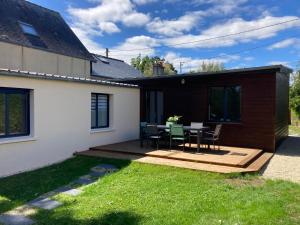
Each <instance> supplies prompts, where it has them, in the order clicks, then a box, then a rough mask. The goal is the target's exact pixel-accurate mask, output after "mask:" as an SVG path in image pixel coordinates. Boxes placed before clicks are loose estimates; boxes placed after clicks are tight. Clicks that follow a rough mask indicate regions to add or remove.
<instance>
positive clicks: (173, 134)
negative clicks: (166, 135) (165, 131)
mask: <svg viewBox="0 0 300 225" xmlns="http://www.w3.org/2000/svg"><path fill="white" fill-rule="evenodd" d="M186 139H187V137H186V135H185V133H184V130H183V125H179V124H173V125H171V126H170V149H171V148H172V141H181V142H182V143H183V147H182V149H183V151H184V146H185V141H186Z"/></svg>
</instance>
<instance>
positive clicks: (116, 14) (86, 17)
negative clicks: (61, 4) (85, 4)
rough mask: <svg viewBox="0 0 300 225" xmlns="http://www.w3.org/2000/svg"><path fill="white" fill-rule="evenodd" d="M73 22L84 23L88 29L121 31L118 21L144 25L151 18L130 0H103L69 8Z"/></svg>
mask: <svg viewBox="0 0 300 225" xmlns="http://www.w3.org/2000/svg"><path fill="white" fill-rule="evenodd" d="M68 12H69V14H70V15H71V17H72V22H73V23H77V24H83V25H84V26H85V27H88V29H95V30H97V29H99V30H100V31H101V32H102V33H103V32H106V33H113V32H119V31H120V29H119V28H118V26H117V25H116V23H123V24H124V25H125V26H142V25H144V24H145V23H147V22H148V21H149V20H150V18H149V16H148V15H146V14H143V13H140V12H138V11H137V10H136V8H135V6H134V4H132V3H131V1H130V0H102V1H101V2H99V3H98V4H97V6H95V7H91V8H73V7H70V8H69V9H68Z"/></svg>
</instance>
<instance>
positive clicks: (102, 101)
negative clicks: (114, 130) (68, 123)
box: [91, 93, 109, 129]
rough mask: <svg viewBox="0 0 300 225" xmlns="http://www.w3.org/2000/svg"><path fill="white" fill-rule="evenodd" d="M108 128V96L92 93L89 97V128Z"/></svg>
mask: <svg viewBox="0 0 300 225" xmlns="http://www.w3.org/2000/svg"><path fill="white" fill-rule="evenodd" d="M107 127H109V95H108V94H98V93H92V97H91V128H92V129H98V128H107Z"/></svg>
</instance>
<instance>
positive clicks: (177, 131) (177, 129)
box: [170, 124, 184, 137]
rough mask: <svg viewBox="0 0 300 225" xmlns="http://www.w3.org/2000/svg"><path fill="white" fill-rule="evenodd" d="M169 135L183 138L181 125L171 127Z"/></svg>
mask: <svg viewBox="0 0 300 225" xmlns="http://www.w3.org/2000/svg"><path fill="white" fill-rule="evenodd" d="M170 134H171V136H177V137H183V136H184V130H183V125H181V124H173V125H171V127H170Z"/></svg>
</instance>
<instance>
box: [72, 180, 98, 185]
mask: <svg viewBox="0 0 300 225" xmlns="http://www.w3.org/2000/svg"><path fill="white" fill-rule="evenodd" d="M93 182H94V181H93V180H91V179H83V178H79V179H77V180H75V181H74V183H76V184H81V185H88V184H91V183H93Z"/></svg>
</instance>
